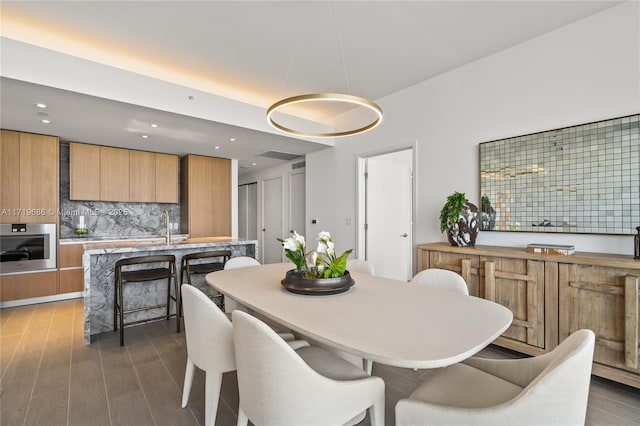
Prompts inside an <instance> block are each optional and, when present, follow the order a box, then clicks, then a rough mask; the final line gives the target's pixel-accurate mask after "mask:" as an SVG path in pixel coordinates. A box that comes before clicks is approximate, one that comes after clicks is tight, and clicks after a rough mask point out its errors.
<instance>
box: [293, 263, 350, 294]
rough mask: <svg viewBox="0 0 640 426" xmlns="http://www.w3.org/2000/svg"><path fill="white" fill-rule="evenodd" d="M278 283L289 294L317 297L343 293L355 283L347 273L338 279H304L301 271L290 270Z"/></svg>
mask: <svg viewBox="0 0 640 426" xmlns="http://www.w3.org/2000/svg"><path fill="white" fill-rule="evenodd" d="M280 283H281V284H282V286H283V287H284V288H286V289H287V290H288V291H290V292H291V293H296V294H307V295H313V296H319V295H328V294H338V293H344V292H345V291H347V290H349V289H350V288H351V287H352V286H353V285H354V284H355V283H356V282H355V281H354V280H353V278H351V274H349V271H345V272H344V275H343V276H341V277H339V278H305V277H304V276H303V272H302V271H301V270H299V269H291V270H289V271H287V273H286V275H285V277H284V279H283V280H282V281H281V282H280Z"/></svg>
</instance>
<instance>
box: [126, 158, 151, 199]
mask: <svg viewBox="0 0 640 426" xmlns="http://www.w3.org/2000/svg"><path fill="white" fill-rule="evenodd" d="M129 179H130V181H129V199H130V200H131V201H141V202H147V203H149V202H154V201H156V154H155V153H153V152H146V151H133V150H131V151H129Z"/></svg>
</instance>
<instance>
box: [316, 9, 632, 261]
mask: <svg viewBox="0 0 640 426" xmlns="http://www.w3.org/2000/svg"><path fill="white" fill-rule="evenodd" d="M639 9H640V4H639V3H638V2H635V1H632V2H626V3H623V4H621V5H619V6H616V7H613V8H611V9H608V10H605V11H604V12H601V13H599V14H597V15H593V16H591V17H588V18H585V19H583V20H581V21H578V22H576V23H574V24H570V25H568V26H565V27H563V28H560V29H558V30H556V31H553V32H550V33H548V34H545V35H543V36H540V37H538V38H536V39H533V40H530V41H528V42H525V43H522V44H520V45H517V46H514V47H512V48H510V49H507V50H504V51H502V52H499V53H497V54H495V55H492V56H490V57H487V58H484V59H481V60H478V61H476V62H473V63H471V64H468V65H466V66H463V67H461V68H458V69H456V70H453V71H451V72H448V73H445V74H442V75H440V76H438V77H435V78H432V79H430V80H427V81H425V82H423V83H420V84H418V85H416V86H413V87H410V88H408V89H405V90H403V91H400V92H397V93H395V94H393V95H390V96H388V97H385V98H383V99H379V100H378V101H377V102H378V103H379V104H380V105H381V107H382V108H383V110H384V114H385V117H384V121H383V123H382V125H381V126H380V127H379V128H377V129H375V130H374V131H372V132H369V133H365V134H363V135H358V136H352V137H349V138H344V139H338V141H337V142H336V146H335V147H334V148H329V149H325V150H321V151H317V152H314V153H312V154H309V155H307V160H306V161H307V167H306V173H307V175H306V176H307V208H306V209H307V234H309V235H313V234H316V233H317V232H319V231H321V230H327V231H330V232H331V234H332V236H333V239H334V241H335V242H336V245H337V247H336V249H337V250H338V251H341V250H344V249H347V248H352V247H355V246H356V232H355V229H356V224H355V223H354V224H353V225H346V222H345V218H347V217H357V216H356V157H357V155H359V154H366V153H368V152H375V151H376V150H381V149H386V148H390V147H393V146H406V145H408V144H411V143H412V142H413V141H416V140H417V150H416V153H417V170H416V179H417V194H418V195H417V200H416V203H417V209H416V211H417V217H416V224H415V229H416V235H415V239H414V241H415V242H416V243H417V244H421V243H427V242H433V241H446V237H445V236H444V235H443V234H441V233H440V229H439V221H438V216H439V212H440V208H441V207H442V204H443V203H444V201H445V199H446V197H447V196H448V195H450V194H451V193H453V192H454V191H461V192H465V193H466V194H467V197H468V198H469V199H470V200H471V201H473V202H476V203H478V202H479V199H480V196H479V189H480V188H479V187H480V183H479V155H478V144H479V143H480V142H485V141H491V140H496V139H501V138H505V137H509V136H518V135H523V134H528V133H532V132H539V131H544V130H550V129H555V128H560V127H566V126H571V125H577V124H582V123H588V122H592V121H599V120H603V119H608V118H614V117H619V116H624V115H630V114H635V113H638V112H640V65H639V64H640V28H639V27H640V22H639V21H640V10H639ZM311 219H317V220H318V224H317V225H312V224H311V223H310V222H311ZM638 225H640V218H639V223H638ZM530 242H553V243H559V244H562V243H566V244H575V246H576V249H577V250H579V251H593V252H610V253H622V254H633V237H631V236H624V237H622V236H604V235H579V234H537V233H506V232H482V233H480V236H479V237H478V241H477V244H481V245H503V246H525V245H526V244H527V243H530Z"/></svg>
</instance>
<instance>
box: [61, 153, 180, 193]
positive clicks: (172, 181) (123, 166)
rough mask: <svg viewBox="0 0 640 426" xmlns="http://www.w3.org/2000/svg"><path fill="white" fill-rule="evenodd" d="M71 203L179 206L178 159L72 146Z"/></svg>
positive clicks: (165, 155)
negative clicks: (130, 203)
mask: <svg viewBox="0 0 640 426" xmlns="http://www.w3.org/2000/svg"><path fill="white" fill-rule="evenodd" d="M69 146H70V155H69V157H70V158H69V170H70V176H69V177H70V189H69V194H70V197H69V198H70V199H71V200H86V201H132V202H146V203H149V202H156V203H178V156H177V155H173V154H161V153H155V152H147V151H138V150H130V149H122V148H112V147H106V146H98V145H89V144H81V143H70V144H69Z"/></svg>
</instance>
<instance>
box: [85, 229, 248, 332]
mask: <svg viewBox="0 0 640 426" xmlns="http://www.w3.org/2000/svg"><path fill="white" fill-rule="evenodd" d="M210 250H231V253H232V257H235V256H251V257H256V256H257V254H258V252H257V250H258V246H257V241H256V240H241V239H232V238H228V237H202V238H187V239H185V240H182V241H177V242H172V243H171V244H167V243H166V242H165V241H164V240H163V241H157V240H154V241H148V240H137V241H136V240H125V241H109V242H95V243H86V244H84V254H83V256H82V265H83V268H84V344H85V345H88V344H90V343H91V336H92V335H94V334H98V333H103V332H105V331H113V290H114V285H115V281H114V272H115V264H116V262H117V261H118V260H120V259H124V258H129V257H137V256H152V255H161V254H173V255H174V256H175V257H176V272H177V274H178V279H179V280H180V262H181V259H182V256H184V255H186V254H189V253H197V252H203V251H210ZM191 281H192V284H193V285H195V286H196V287H198V288H200V289H202V290H203V291H205V292H210V291H211V288H210V287H209V286H208V285H207V284H206V282H205V281H204V275H202V276H200V275H194V276H192V280H191ZM125 291H126V292H125V304H126V306H142V305H161V304H164V303H166V297H167V293H166V291H167V280H162V281H151V282H147V283H136V284H132V285H130V286H126V287H125ZM164 309H166V308H159V309H153V310H149V311H140V312H135V313H131V314H129V316H127V319H128V320H138V319H145V318H152V317H155V316H158V315H160V314H161V312H162V310H164ZM172 309H173V308H172Z"/></svg>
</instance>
